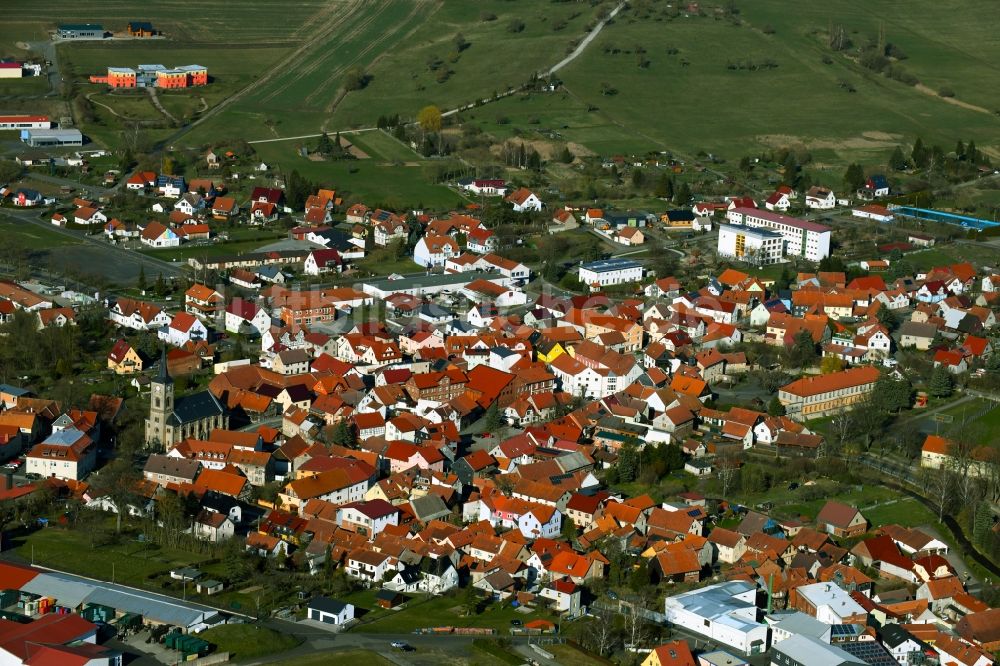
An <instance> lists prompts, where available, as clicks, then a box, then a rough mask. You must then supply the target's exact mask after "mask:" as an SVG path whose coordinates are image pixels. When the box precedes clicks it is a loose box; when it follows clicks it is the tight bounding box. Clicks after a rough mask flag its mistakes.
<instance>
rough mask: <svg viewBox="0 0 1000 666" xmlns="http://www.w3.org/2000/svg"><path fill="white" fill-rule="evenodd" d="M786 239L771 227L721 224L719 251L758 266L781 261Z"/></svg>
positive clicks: (720, 253) (724, 255)
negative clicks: (755, 227) (759, 227)
mask: <svg viewBox="0 0 1000 666" xmlns="http://www.w3.org/2000/svg"><path fill="white" fill-rule="evenodd" d="M783 250H784V240H783V238H782V236H781V234H779V233H777V232H776V231H771V230H770V229H753V228H751V227H747V226H744V225H733V224H720V225H719V242H718V247H717V251H718V253H719V256H720V257H730V258H733V259H739V260H741V261H746V262H747V263H750V264H754V265H757V266H768V265H770V264H776V263H778V262H779V261H781V256H782V251H783Z"/></svg>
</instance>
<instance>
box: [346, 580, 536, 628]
mask: <svg viewBox="0 0 1000 666" xmlns="http://www.w3.org/2000/svg"><path fill="white" fill-rule="evenodd" d="M374 595H375V591H373V590H365V591H363V592H359V593H356V594H353V595H348V596H346V597H344V598H343V601H349V602H350V603H352V604H354V605H355V606H356V607H358V608H363V609H368V610H369V613H368V614H367V615H364V616H363V617H362V618H361V624H360V625H358V626H356V627H355V628H354V629H353V631H357V632H358V633H363V634H408V633H410V632H412V631H413V630H415V629H422V628H424V627H446V626H458V627H489V628H493V629H496V630H497V633H498V634H500V635H506V634H507V633H508V630H509V629H510V621H511V620H512V619H515V618H517V619H520V620H523V621H524V622H529V621H531V620H537V619H545V620H551V619H552V617H551V616H550V615H547V614H545V613H541V612H538V611H534V612H532V613H528V614H525V613H520V612H518V611H517V610H515V609H514V608H511V606H510V605H508V604H504V605H503V606H500V605H499V604H496V603H490V604H485V602H483V603H484V606H481V608H482V607H484V608H485V609H484V610H483V611H482V612H481V613H479V614H478V615H470V616H466V615H464V614H463V603H462V600H461V599H459V598H457V597H452V596H444V597H415V598H413V599H412V600H410V601H409V602H407V605H406V607H405V608H403V609H401V610H384V609H381V608H378V607H377V606H376V605H375V597H374Z"/></svg>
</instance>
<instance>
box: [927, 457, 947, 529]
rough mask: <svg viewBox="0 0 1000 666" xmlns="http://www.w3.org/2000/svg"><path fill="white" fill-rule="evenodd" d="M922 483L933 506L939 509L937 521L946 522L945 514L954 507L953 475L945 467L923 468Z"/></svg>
mask: <svg viewBox="0 0 1000 666" xmlns="http://www.w3.org/2000/svg"><path fill="white" fill-rule="evenodd" d="M920 481H921V483H920V485H921V487H922V488H923V489H924V491H925V492H926V493H927V497H928V499H929V500H930V501H931V504H933V505H934V507H935V508H936V509H937V519H938V522H939V523H940V522H941V521H943V520H944V514H945V513H947V512H948V509H950V508H951V506H952V497H953V495H952V489H953V487H954V483H953V479H952V473H951V471H949V470H948V469H947V468H945V467H939V468H937V469H929V468H922V470H921V479H920Z"/></svg>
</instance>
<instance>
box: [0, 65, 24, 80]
mask: <svg viewBox="0 0 1000 666" xmlns="http://www.w3.org/2000/svg"><path fill="white" fill-rule="evenodd" d="M22 76H24V66H23V65H21V63H19V62H0V79H19V78H21V77H22Z"/></svg>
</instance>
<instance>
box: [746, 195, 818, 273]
mask: <svg viewBox="0 0 1000 666" xmlns="http://www.w3.org/2000/svg"><path fill="white" fill-rule="evenodd" d="M726 219H728V220H729V221H730V222H732V223H733V224H743V225H746V226H748V227H756V228H761V227H763V228H765V229H770V230H771V231H776V232H778V233H780V234H781V235H782V237H783V238H784V239H785V254H786V255H790V254H791V255H795V256H799V257H804V258H806V259H809V260H810V261H819V260H820V259H825V258H826V257H829V256H830V227H827V226H824V225H822V224H819V223H818V222H812V221H810V220H800V219H799V218H797V217H791V216H789V215H781V214H780V213H774V212H772V211H769V210H760V209H758V208H734V209H733V210H731V211H729V212H728V213H726Z"/></svg>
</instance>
